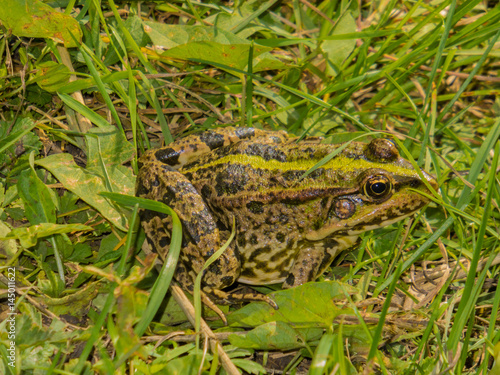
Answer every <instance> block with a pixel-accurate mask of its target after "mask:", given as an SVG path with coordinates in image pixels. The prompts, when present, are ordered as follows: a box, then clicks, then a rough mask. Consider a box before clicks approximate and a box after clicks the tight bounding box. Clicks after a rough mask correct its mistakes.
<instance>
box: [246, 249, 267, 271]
mask: <svg viewBox="0 0 500 375" xmlns="http://www.w3.org/2000/svg"><path fill="white" fill-rule="evenodd" d="M270 252H271V247H270V246H264V247H261V248H259V249H254V250H253V251H252V254H251V255H250V257H249V258H248V260H249V261H252V262H254V261H255V260H256V259H257V258H258V257H259V256H260V255H262V254H264V255H266V254H269V253H270ZM262 266H266V265H265V264H263V265H262ZM258 269H262V268H261V267H258Z"/></svg>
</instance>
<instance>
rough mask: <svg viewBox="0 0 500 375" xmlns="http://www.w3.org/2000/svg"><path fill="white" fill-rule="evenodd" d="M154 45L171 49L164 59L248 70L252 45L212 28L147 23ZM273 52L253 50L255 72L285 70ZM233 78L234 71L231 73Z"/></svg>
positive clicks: (261, 48) (267, 49)
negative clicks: (209, 63) (204, 62)
mask: <svg viewBox="0 0 500 375" xmlns="http://www.w3.org/2000/svg"><path fill="white" fill-rule="evenodd" d="M145 25H146V27H145V30H146V32H147V33H148V35H149V36H150V38H151V40H152V41H153V43H154V44H155V45H156V46H158V47H162V48H167V49H169V50H168V51H166V52H164V53H163V54H162V55H163V56H168V57H172V58H176V59H182V60H193V61H196V60H203V61H207V62H212V63H215V64H223V65H226V66H230V67H232V68H237V69H240V70H246V66H247V65H248V56H249V51H250V41H248V40H246V39H243V38H241V37H239V36H237V35H235V34H233V33H231V32H228V31H225V30H221V29H218V28H216V27H210V26H186V25H165V24H160V23H157V22H145ZM271 50H272V48H269V47H264V46H254V47H253V56H254V59H253V65H254V67H253V71H254V72H259V71H262V70H268V69H283V68H284V67H285V65H284V64H283V63H282V62H281V61H279V60H278V59H276V58H275V57H274V56H272V55H271V54H270V53H269V51H271ZM228 71H229V70H228ZM229 72H230V73H233V74H234V71H229Z"/></svg>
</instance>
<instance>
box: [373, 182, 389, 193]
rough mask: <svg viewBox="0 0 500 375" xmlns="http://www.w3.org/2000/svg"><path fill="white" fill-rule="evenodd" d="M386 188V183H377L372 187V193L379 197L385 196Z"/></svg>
mask: <svg viewBox="0 0 500 375" xmlns="http://www.w3.org/2000/svg"><path fill="white" fill-rule="evenodd" d="M386 188H387V186H386V184H385V183H384V182H375V183H374V184H372V186H371V189H372V191H373V192H374V193H375V194H377V195H380V194H383V193H384V192H385V190H386Z"/></svg>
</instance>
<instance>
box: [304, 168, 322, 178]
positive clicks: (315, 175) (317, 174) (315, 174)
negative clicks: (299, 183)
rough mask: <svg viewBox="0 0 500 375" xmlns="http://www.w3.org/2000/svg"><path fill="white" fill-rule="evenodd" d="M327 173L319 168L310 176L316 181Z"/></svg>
mask: <svg viewBox="0 0 500 375" xmlns="http://www.w3.org/2000/svg"><path fill="white" fill-rule="evenodd" d="M324 173H325V170H324V169H323V168H318V169H316V170H314V171H313V172H311V173H310V174H309V176H308V177H309V178H312V179H316V178H319V177H321V176H322V175H323V174H324Z"/></svg>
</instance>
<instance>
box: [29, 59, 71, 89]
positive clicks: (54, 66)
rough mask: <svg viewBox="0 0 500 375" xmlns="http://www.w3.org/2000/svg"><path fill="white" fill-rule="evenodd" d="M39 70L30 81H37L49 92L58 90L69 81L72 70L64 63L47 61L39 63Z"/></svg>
mask: <svg viewBox="0 0 500 375" xmlns="http://www.w3.org/2000/svg"><path fill="white" fill-rule="evenodd" d="M37 69H38V71H37V72H36V75H35V78H34V79H33V80H31V81H30V83H33V82H36V83H37V84H38V86H40V88H42V89H43V90H46V91H48V92H56V91H58V90H59V89H61V88H63V87H65V86H66V85H67V84H68V83H69V78H70V76H71V72H70V70H69V69H68V67H67V66H66V65H64V64H58V63H56V62H55V61H45V62H42V63H40V64H38V65H37Z"/></svg>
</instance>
